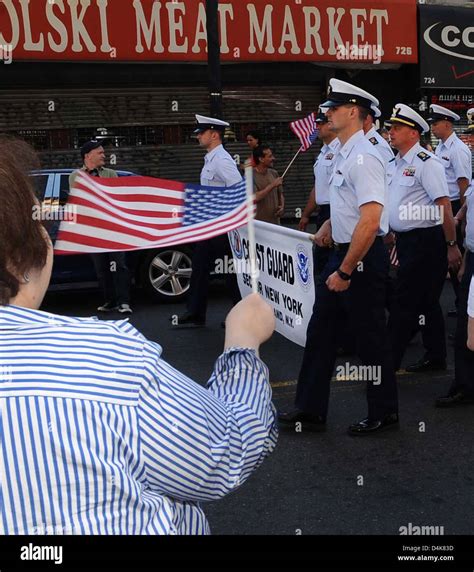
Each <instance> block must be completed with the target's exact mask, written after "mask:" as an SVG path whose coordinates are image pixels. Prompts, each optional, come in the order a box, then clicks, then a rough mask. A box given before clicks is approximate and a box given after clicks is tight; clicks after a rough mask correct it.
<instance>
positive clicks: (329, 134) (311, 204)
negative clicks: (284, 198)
mask: <svg viewBox="0 0 474 572" xmlns="http://www.w3.org/2000/svg"><path fill="white" fill-rule="evenodd" d="M326 111H327V109H321V108H320V111H319V113H318V114H317V116H316V123H317V124H318V138H319V139H320V140H321V141H322V142H323V146H322V147H321V151H320V153H319V155H318V158H317V159H316V162H315V163H314V166H313V170H314V187H313V189H312V191H311V193H310V195H309V198H308V202H307V204H306V207H305V209H304V211H303V215H302V217H301V220H300V223H299V230H301V231H303V232H304V231H305V230H306V227H307V225H308V223H309V218H310V216H311V214H312V213H313V212H314V211H315V210H318V212H317V215H316V230H319V229H320V228H321V227H322V226H323V224H324V223H325V222H326V221H327V220H328V219H329V218H330V206H329V179H330V178H331V174H332V168H333V164H334V158H335V157H336V154H337V150H338V149H339V146H340V142H339V139H338V138H337V136H336V134H335V133H334V132H333V131H331V129H330V128H329V125H328V118H327V115H326V113H325V112H326ZM329 253H330V251H329V249H328V248H320V247H319V246H318V245H317V244H314V246H313V268H314V276H315V283H316V277H317V276H319V274H321V272H322V271H323V268H324V267H325V266H326V263H327V261H328V259H329Z"/></svg>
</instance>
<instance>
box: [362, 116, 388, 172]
mask: <svg viewBox="0 0 474 572" xmlns="http://www.w3.org/2000/svg"><path fill="white" fill-rule="evenodd" d="M381 115H382V113H381V111H380V109H379V108H378V107H377V106H375V105H374V106H372V107H371V109H370V110H369V114H368V115H367V118H366V120H365V121H364V133H365V136H366V137H367V139H368V140H369V141H370V142H371V143H372V145H373V146H374V147H375V149H376V151H378V153H380V156H381V157H382V159H383V160H384V162H385V164H388V162H389V161H391V160H392V159H393V156H394V155H393V151H392V148H391V147H390V145H389V144H388V142H387V141H386V140H385V139H384V138H383V137H382V135H380V133H379V132H378V131H377V129H376V128H375V120H376V119H378V118H379V117H380V116H381Z"/></svg>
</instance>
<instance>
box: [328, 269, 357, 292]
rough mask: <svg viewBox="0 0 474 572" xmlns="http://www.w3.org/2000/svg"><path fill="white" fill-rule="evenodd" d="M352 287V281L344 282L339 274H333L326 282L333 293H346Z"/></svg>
mask: <svg viewBox="0 0 474 572" xmlns="http://www.w3.org/2000/svg"><path fill="white" fill-rule="evenodd" d="M350 285H351V281H350V280H343V279H342V278H341V277H340V276H339V274H338V273H337V272H333V273H332V274H331V276H329V278H328V279H327V280H326V286H327V287H328V288H329V290H331V291H332V292H344V290H347V289H348V288H349V286H350Z"/></svg>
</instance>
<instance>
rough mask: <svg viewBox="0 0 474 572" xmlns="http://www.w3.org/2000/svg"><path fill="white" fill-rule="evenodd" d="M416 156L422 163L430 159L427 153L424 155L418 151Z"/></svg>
mask: <svg viewBox="0 0 474 572" xmlns="http://www.w3.org/2000/svg"><path fill="white" fill-rule="evenodd" d="M416 156H417V157H419V158H420V159H421V160H422V161H427V160H428V159H430V155H428V153H425V152H424V151H420V152H419V153H418V154H417V155H416Z"/></svg>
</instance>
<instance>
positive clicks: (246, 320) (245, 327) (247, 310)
mask: <svg viewBox="0 0 474 572" xmlns="http://www.w3.org/2000/svg"><path fill="white" fill-rule="evenodd" d="M274 330H275V315H274V313H273V309H272V307H271V306H270V305H269V304H267V303H266V302H265V301H264V299H263V298H262V297H261V296H260V295H259V294H250V295H249V296H247V297H246V298H244V299H243V300H241V301H240V302H239V303H238V304H237V305H236V306H234V307H233V308H232V310H231V311H230V312H229V314H228V315H227V319H226V321H225V344H224V347H225V349H227V348H232V347H239V348H242V347H243V348H253V349H256V350H258V348H259V346H260V344H263V342H265V341H267V340H268V339H269V338H270V337H271V335H272V334H273V331H274Z"/></svg>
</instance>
